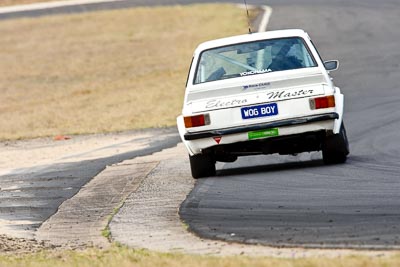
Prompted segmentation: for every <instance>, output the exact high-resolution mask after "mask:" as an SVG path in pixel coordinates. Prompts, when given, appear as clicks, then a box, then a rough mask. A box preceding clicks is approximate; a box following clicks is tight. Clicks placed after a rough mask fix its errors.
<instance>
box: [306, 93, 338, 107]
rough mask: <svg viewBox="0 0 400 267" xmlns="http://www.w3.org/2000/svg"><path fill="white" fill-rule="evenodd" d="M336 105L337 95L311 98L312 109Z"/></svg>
mask: <svg viewBox="0 0 400 267" xmlns="http://www.w3.org/2000/svg"><path fill="white" fill-rule="evenodd" d="M335 105H336V104H335V97H334V96H333V95H330V96H324V97H317V98H311V99H310V107H311V109H321V108H333V107H335Z"/></svg>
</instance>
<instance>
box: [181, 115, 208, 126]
mask: <svg viewBox="0 0 400 267" xmlns="http://www.w3.org/2000/svg"><path fill="white" fill-rule="evenodd" d="M183 119H184V120H185V127H186V128H192V127H199V126H204V125H209V124H210V115H209V114H201V115H196V116H188V117H184V118H183Z"/></svg>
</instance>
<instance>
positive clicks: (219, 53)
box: [177, 30, 349, 178]
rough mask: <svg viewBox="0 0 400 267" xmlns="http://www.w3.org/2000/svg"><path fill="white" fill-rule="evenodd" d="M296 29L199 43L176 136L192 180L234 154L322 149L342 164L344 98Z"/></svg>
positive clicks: (331, 65)
mask: <svg viewBox="0 0 400 267" xmlns="http://www.w3.org/2000/svg"><path fill="white" fill-rule="evenodd" d="M338 64H339V63H338V61H336V60H332V61H326V62H323V61H322V59H321V57H320V56H319V54H318V52H317V50H316V48H315V47H314V45H313V43H312V41H311V39H310V37H309V36H308V34H307V33H306V32H304V31H303V30H281V31H269V32H262V33H253V34H246V35H240V36H234V37H228V38H223V39H218V40H213V41H209V42H205V43H202V44H200V45H199V46H198V47H197V49H196V50H195V53H194V56H193V61H192V65H191V67H190V71H189V75H188V80H187V85H186V93H185V100H184V105H183V110H182V115H181V116H179V117H178V118H177V125H178V130H179V134H180V136H181V138H182V141H183V143H184V144H185V146H186V148H187V150H188V152H189V158H190V165H191V171H192V176H193V177H194V178H200V177H206V176H213V175H215V173H216V168H215V163H216V161H221V162H233V161H235V160H236V159H237V157H239V156H246V155H257V154H273V153H279V154H282V155H286V154H297V153H301V152H310V151H319V150H322V154H323V160H324V162H325V163H327V164H331V163H343V162H345V161H346V158H347V155H348V154H349V144H348V140H347V136H346V130H345V128H344V124H343V101H344V97H343V94H342V93H341V92H340V89H339V88H338V87H335V85H334V84H333V83H332V79H331V78H330V76H329V71H332V70H336V69H337V68H338Z"/></svg>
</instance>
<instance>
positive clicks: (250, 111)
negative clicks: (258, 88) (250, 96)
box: [241, 103, 278, 120]
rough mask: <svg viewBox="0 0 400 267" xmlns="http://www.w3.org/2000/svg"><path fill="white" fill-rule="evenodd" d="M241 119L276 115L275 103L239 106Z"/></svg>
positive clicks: (276, 106)
mask: <svg viewBox="0 0 400 267" xmlns="http://www.w3.org/2000/svg"><path fill="white" fill-rule="evenodd" d="M241 113H242V119H244V120H246V119H253V118H260V117H269V116H275V115H278V105H277V104H276V103H270V104H264V105H258V106H252V107H245V108H241Z"/></svg>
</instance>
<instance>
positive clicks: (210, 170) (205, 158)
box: [189, 154, 216, 179]
mask: <svg viewBox="0 0 400 267" xmlns="http://www.w3.org/2000/svg"><path fill="white" fill-rule="evenodd" d="M189 160H190V169H191V171H192V176H193V178H194V179H198V178H202V177H209V176H214V175H215V173H216V170H215V160H214V158H213V157H212V156H209V155H202V154H199V155H194V156H189Z"/></svg>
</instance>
